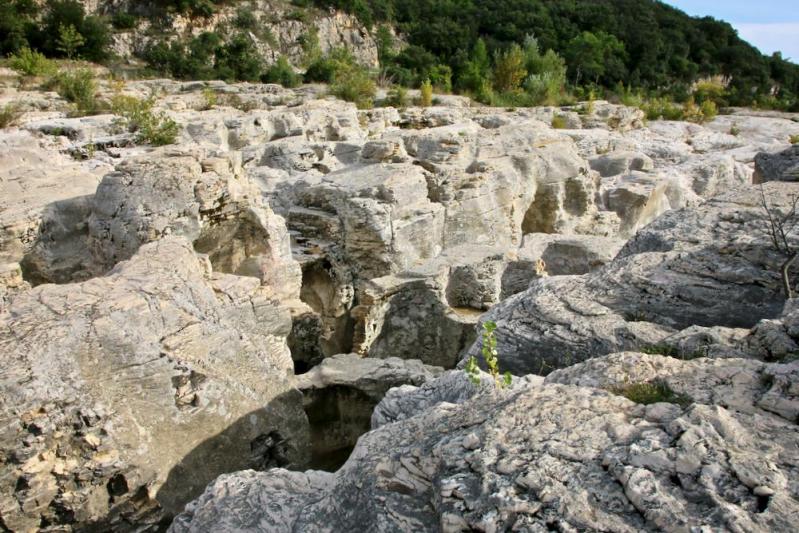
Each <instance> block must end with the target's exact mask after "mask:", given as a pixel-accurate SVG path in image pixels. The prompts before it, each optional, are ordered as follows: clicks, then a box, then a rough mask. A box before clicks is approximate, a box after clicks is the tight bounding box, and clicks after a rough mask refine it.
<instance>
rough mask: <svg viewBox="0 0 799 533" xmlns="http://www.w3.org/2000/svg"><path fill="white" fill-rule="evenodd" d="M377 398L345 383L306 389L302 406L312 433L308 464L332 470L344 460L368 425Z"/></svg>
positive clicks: (317, 468) (311, 467)
mask: <svg viewBox="0 0 799 533" xmlns="http://www.w3.org/2000/svg"><path fill="white" fill-rule="evenodd" d="M378 401H379V400H377V399H374V398H372V397H370V396H369V395H367V394H366V393H364V392H362V391H360V390H357V389H354V388H352V387H346V386H330V387H325V388H322V389H309V390H307V391H305V397H304V402H303V407H304V409H305V413H306V415H307V416H308V423H309V424H310V433H311V460H310V463H309V465H308V468H310V469H313V470H326V471H328V472H335V471H336V470H338V469H339V468H341V466H342V465H343V464H344V463H345V462H346V461H347V459H348V458H349V456H350V453H352V449H353V448H354V447H355V444H356V443H357V442H358V438H359V437H360V436H361V435H363V434H364V433H366V432H368V431H369V430H370V429H371V418H372V411H374V408H375V406H376V405H377V403H378Z"/></svg>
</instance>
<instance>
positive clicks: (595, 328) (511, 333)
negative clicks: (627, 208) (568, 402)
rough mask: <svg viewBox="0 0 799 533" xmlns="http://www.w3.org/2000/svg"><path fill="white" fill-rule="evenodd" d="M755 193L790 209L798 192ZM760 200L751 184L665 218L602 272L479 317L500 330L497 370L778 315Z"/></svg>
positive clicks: (546, 282) (773, 259) (565, 361)
mask: <svg viewBox="0 0 799 533" xmlns="http://www.w3.org/2000/svg"><path fill="white" fill-rule="evenodd" d="M764 188H765V194H766V195H767V197H769V198H770V200H771V202H773V207H774V208H775V209H782V210H787V209H789V208H790V204H791V199H790V198H791V195H792V194H796V193H799V189H797V188H796V186H795V185H792V184H784V183H773V184H767V185H765V187H764ZM760 194H761V192H760V189H759V188H758V187H748V188H739V189H734V190H731V191H729V192H726V193H724V194H721V195H719V196H716V197H714V198H712V199H711V200H709V201H707V202H706V203H704V204H702V205H701V206H699V207H697V208H694V209H683V210H679V211H672V212H669V213H667V214H665V215H663V216H661V217H660V218H658V219H657V220H656V221H655V222H653V223H652V224H650V225H649V226H647V227H646V228H644V229H643V230H641V231H639V232H638V233H637V234H636V236H635V237H634V238H633V239H631V240H630V241H629V242H628V243H627V244H626V245H625V247H624V248H623V249H622V250H621V252H620V253H619V254H618V256H617V257H616V258H615V259H614V260H613V261H612V262H611V263H609V264H607V265H606V266H604V267H602V268H601V269H599V270H597V271H595V272H591V273H589V274H586V275H584V276H580V277H551V278H543V279H539V280H537V281H536V282H535V283H533V285H532V286H531V287H530V289H529V290H528V291H526V292H524V293H522V294H518V295H516V296H514V297H513V298H510V299H508V300H505V301H503V302H502V303H501V304H500V305H498V306H496V307H494V308H493V309H492V310H491V311H490V312H489V313H488V315H486V317H485V318H484V320H493V321H495V322H496V323H497V325H498V327H499V328H498V330H497V338H498V340H499V351H500V353H502V354H503V364H504V365H506V367H507V369H508V370H510V371H511V372H513V373H516V374H526V373H530V372H534V373H544V374H545V373H547V372H550V371H552V370H555V369H557V368H563V367H565V366H569V365H571V364H574V363H576V362H579V361H580V360H583V359H586V358H589V357H593V356H597V355H604V354H607V353H612V352H615V351H620V350H627V349H635V348H643V347H650V346H654V345H658V344H660V343H661V341H663V340H664V339H666V338H667V337H669V336H670V335H673V334H674V333H676V332H677V331H679V330H682V329H685V328H689V327H691V326H704V327H714V326H721V327H732V328H751V327H753V326H754V325H755V324H756V323H757V321H758V320H760V319H770V318H776V317H778V316H779V315H780V313H781V311H782V307H783V304H784V298H783V297H782V296H781V294H780V289H779V275H778V273H779V265H780V264H781V262H782V261H783V259H782V258H781V256H780V254H779V253H777V252H776V251H775V250H774V249H773V246H772V244H771V241H770V238H769V237H768V234H767V221H766V215H765V212H764V211H763V208H762V205H761V198H760ZM790 238H791V239H792V240H796V237H795V236H791V237H790ZM478 344H479V341H478V343H476V344H475V345H474V346H473V347H472V348H471V353H475V352H476V351H477V350H478V349H479V346H478Z"/></svg>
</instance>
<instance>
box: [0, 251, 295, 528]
mask: <svg viewBox="0 0 799 533" xmlns="http://www.w3.org/2000/svg"><path fill="white" fill-rule="evenodd" d="M290 328H291V319H290V316H289V313H288V312H287V311H286V310H285V309H283V308H281V307H280V306H279V304H278V303H276V302H275V301H274V300H273V299H272V296H271V292H270V291H269V289H268V288H267V287H263V286H262V285H261V283H260V282H259V281H258V280H257V279H255V278H251V277H239V276H232V275H228V274H220V273H214V272H212V269H211V267H210V263H209V262H208V260H207V259H206V258H203V257H202V256H197V255H196V254H195V252H194V250H193V249H192V246H191V244H190V243H189V242H188V241H186V240H184V239H182V238H177V237H166V238H164V239H161V240H159V241H157V242H154V243H150V244H145V245H144V246H142V247H141V248H140V249H139V250H138V252H137V254H136V255H134V256H133V257H132V258H131V259H130V260H128V261H123V262H122V263H119V264H118V265H117V266H116V267H115V268H114V269H113V270H112V271H111V272H110V273H109V274H108V275H107V276H105V277H98V278H94V279H91V280H89V281H86V282H83V283H77V284H68V285H41V286H39V287H36V288H35V289H32V290H30V291H29V292H25V293H22V294H19V295H17V296H16V297H15V298H14V299H13V301H12V303H11V304H10V305H9V308H8V312H7V313H4V314H2V315H0V362H1V363H2V367H3V369H4V370H3V373H2V380H0V425H2V427H3V428H5V429H4V431H3V432H2V435H1V436H0V523H2V525H3V526H4V527H6V528H9V529H10V530H17V531H30V530H34V529H36V528H38V527H41V526H42V525H43V524H46V525H48V526H51V527H56V528H67V529H69V528H75V529H82V528H86V527H89V526H91V527H95V528H99V529H103V530H120V529H125V528H126V527H128V526H130V525H131V524H136V527H141V526H142V525H143V524H151V523H156V522H158V521H159V520H161V519H162V518H163V517H165V516H166V517H168V516H169V515H171V514H173V513H177V512H179V511H180V510H181V509H182V507H183V505H184V504H185V503H186V502H187V501H189V500H190V499H191V498H193V497H195V496H196V495H198V494H199V493H200V492H201V491H202V489H203V487H205V485H206V484H207V483H208V482H209V481H211V480H212V479H214V478H215V477H216V476H217V475H219V474H222V473H225V472H231V471H234V470H240V469H242V468H259V469H260V468H266V467H269V466H287V465H297V466H299V465H302V464H304V462H305V461H306V460H307V453H308V449H307V445H308V443H307V435H308V425H307V419H306V417H305V414H304V413H303V411H302V408H301V397H300V394H299V392H297V391H296V389H294V388H293V387H292V384H291V379H290V376H291V373H292V361H291V356H290V354H289V351H288V348H287V346H286V336H287V335H288V333H289V331H290ZM131 527H132V526H131Z"/></svg>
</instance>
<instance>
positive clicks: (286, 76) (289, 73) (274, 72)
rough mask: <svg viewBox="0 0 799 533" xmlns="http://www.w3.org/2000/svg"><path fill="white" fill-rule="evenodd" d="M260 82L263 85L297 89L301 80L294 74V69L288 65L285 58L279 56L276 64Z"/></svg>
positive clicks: (265, 73)
mask: <svg viewBox="0 0 799 533" xmlns="http://www.w3.org/2000/svg"><path fill="white" fill-rule="evenodd" d="M261 81H262V82H264V83H279V84H280V85H282V86H283V87H288V88H291V87H297V86H299V85H300V84H301V83H302V78H301V77H300V75H299V74H297V73H296V72H294V68H293V67H292V66H291V65H290V64H289V61H288V59H286V57H285V56H280V57H279V58H278V60H277V62H276V63H275V64H274V65H272V66H271V67H269V69H267V71H266V72H264V74H263V76H261Z"/></svg>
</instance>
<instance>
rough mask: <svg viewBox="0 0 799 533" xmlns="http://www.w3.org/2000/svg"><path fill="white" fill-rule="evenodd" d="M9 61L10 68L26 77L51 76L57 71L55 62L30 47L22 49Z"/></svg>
mask: <svg viewBox="0 0 799 533" xmlns="http://www.w3.org/2000/svg"><path fill="white" fill-rule="evenodd" d="M8 60H9V66H10V67H11V68H12V69H13V70H16V71H17V72H18V73H20V74H22V75H24V76H49V75H51V74H53V73H55V71H56V64H55V63H54V62H53V61H51V60H49V59H47V58H46V57H45V56H44V54H42V53H39V52H36V51H34V50H31V49H30V48H28V47H24V48H21V49H20V50H19V51H18V52H17V53H16V54H12V55H11V56H10V57H9V58H8Z"/></svg>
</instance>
